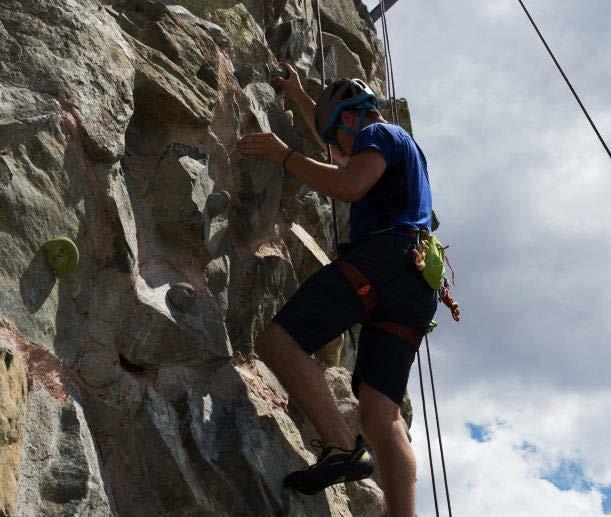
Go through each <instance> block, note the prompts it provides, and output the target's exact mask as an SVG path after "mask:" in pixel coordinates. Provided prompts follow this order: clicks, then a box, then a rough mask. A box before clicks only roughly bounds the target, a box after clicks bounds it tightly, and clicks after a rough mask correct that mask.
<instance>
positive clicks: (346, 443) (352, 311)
mask: <svg viewBox="0 0 611 517" xmlns="http://www.w3.org/2000/svg"><path fill="white" fill-rule="evenodd" d="M285 66H286V68H287V70H288V72H289V77H288V79H283V78H275V79H274V80H273V81H274V83H275V84H276V85H277V86H281V87H282V88H284V89H285V91H286V93H287V95H288V96H289V97H290V98H291V99H292V100H293V101H295V103H296V104H297V105H298V107H299V109H300V111H301V113H302V114H303V116H304V118H305V120H306V121H307V123H308V125H309V127H310V128H311V130H312V132H313V133H314V135H315V136H316V138H317V140H318V142H319V143H320V144H321V146H323V148H325V147H326V145H325V144H326V143H330V144H332V147H333V157H334V160H335V161H336V162H337V163H339V165H331V164H325V163H321V162H318V161H315V160H313V159H311V158H308V157H306V156H304V155H302V154H299V153H297V152H294V151H293V150H292V149H289V148H288V146H287V145H286V144H285V143H284V142H282V140H280V139H279V138H278V137H277V136H276V135H275V134H273V133H254V134H249V135H245V136H244V137H242V139H241V140H240V143H239V146H240V151H241V152H242V153H243V154H244V155H246V156H260V157H264V158H267V159H269V160H271V161H274V162H276V163H278V164H280V165H283V166H284V167H285V168H286V170H288V171H289V172H290V173H292V174H294V175H295V176H297V178H299V179H300V180H301V181H303V182H304V183H305V184H307V185H309V186H310V187H312V188H313V189H314V190H316V191H318V192H320V193H321V194H324V195H327V196H331V197H333V198H336V199H339V200H341V201H346V202H349V203H351V207H350V226H351V233H350V241H351V242H350V245H349V248H348V250H347V251H346V252H344V253H343V255H342V257H341V259H340V260H338V261H335V262H333V263H331V264H329V265H328V266H324V267H323V268H321V269H320V270H319V271H317V272H316V273H315V274H313V275H312V276H311V277H310V278H309V279H308V280H307V281H306V282H305V283H304V284H303V285H302V286H301V287H300V288H299V289H298V290H297V292H296V293H295V294H294V295H293V296H292V297H291V299H290V300H289V301H288V302H287V303H286V305H285V306H284V307H283V308H282V309H281V310H280V312H279V313H278V314H277V315H276V316H275V318H274V321H273V322H272V323H271V324H270V326H269V327H268V328H267V329H266V330H265V331H264V332H263V333H262V334H261V335H260V336H259V337H258V339H257V341H256V343H255V350H256V352H257V354H258V355H259V357H260V358H261V360H263V361H264V362H265V363H266V364H267V365H268V366H269V367H270V369H271V370H272V371H273V372H274V374H275V375H276V376H277V377H278V379H279V380H280V382H281V383H282V384H283V386H284V387H285V389H286V390H287V392H288V393H289V395H290V396H291V397H292V398H293V399H294V400H295V401H296V402H297V404H298V405H299V407H300V408H301V409H302V411H303V412H304V413H305V415H306V416H307V417H308V418H309V419H310V421H311V422H312V424H313V425H314V426H315V428H316V429H317V431H318V432H319V434H320V437H321V439H322V441H321V442H320V446H321V448H322V452H321V454H320V456H319V457H318V461H317V462H316V463H315V464H314V465H312V466H310V467H309V468H308V469H306V470H303V471H297V472H293V473H291V474H289V475H288V476H287V477H286V478H285V485H286V486H289V487H292V488H294V489H295V490H298V491H300V492H302V493H306V494H314V493H316V492H318V491H320V490H322V489H324V488H325V487H327V486H330V485H332V484H335V483H341V482H344V481H354V480H358V479H363V478H365V477H368V476H369V475H371V473H372V471H373V463H372V459H371V456H370V455H369V453H368V452H367V449H365V447H364V444H363V439H362V438H361V437H360V436H358V437H356V440H355V437H354V435H353V434H352V433H351V431H350V428H349V426H348V424H347V422H346V421H345V420H344V418H343V417H342V415H341V414H340V412H339V410H338V409H337V407H336V405H335V403H334V401H333V398H332V395H331V392H330V390H329V387H328V386H327V383H326V381H325V377H324V374H323V371H322V369H321V368H320V366H319V365H318V364H317V363H316V361H315V360H314V359H312V357H311V354H314V353H315V352H316V351H318V350H319V349H321V348H322V347H323V346H325V344H327V343H329V342H330V341H332V340H333V339H335V338H336V337H338V336H339V335H340V334H341V333H342V332H343V331H345V330H346V329H349V328H351V327H353V326H354V325H355V324H357V323H361V324H362V325H363V326H362V330H361V334H360V339H359V346H358V353H357V359H356V365H355V368H354V372H353V377H352V390H353V392H354V394H355V396H356V397H357V398H358V399H359V408H360V415H359V416H360V423H361V427H362V429H363V432H364V434H365V437H366V438H367V441H368V443H369V444H370V445H371V447H372V448H373V450H374V452H375V456H376V461H377V464H378V466H379V468H380V473H381V478H382V488H383V490H384V494H385V497H386V503H387V507H388V513H389V515H390V516H393V517H394V516H401V517H408V516H409V517H412V516H414V515H415V492H416V488H415V481H416V464H415V458H414V453H413V451H412V448H411V445H410V443H409V440H408V438H407V435H406V433H405V429H404V427H403V423H402V419H401V414H400V406H401V403H402V400H403V397H404V395H405V390H406V387H407V379H408V375H409V371H410V368H411V365H412V363H413V361H414V357H415V353H416V350H417V347H418V345H419V343H420V340H421V339H422V336H423V334H424V329H426V327H427V325H428V323H429V322H430V321H431V319H432V317H433V315H434V313H435V310H436V306H437V301H436V293H435V291H434V290H433V289H432V288H431V287H429V285H428V284H427V283H426V281H425V280H424V279H423V278H422V275H421V274H420V272H419V271H418V270H417V268H416V266H415V264H414V259H413V254H412V250H413V249H414V247H415V246H417V244H418V239H419V236H420V234H421V233H422V232H430V231H431V223H432V206H431V205H432V203H431V191H430V186H429V180H428V173H427V170H426V159H425V157H424V155H423V154H422V152H421V151H420V149H419V147H418V146H417V144H416V143H415V142H414V140H413V139H412V138H411V136H410V135H409V134H408V133H406V132H405V131H404V130H403V129H401V128H400V127H398V126H394V125H391V124H388V123H386V121H385V120H384V119H383V118H382V116H381V114H380V113H379V111H378V109H377V108H378V103H377V99H376V96H375V95H374V94H373V92H372V91H371V90H370V89H369V87H368V86H367V85H366V84H365V83H363V81H360V80H358V79H356V80H355V79H340V80H338V81H335V82H334V83H332V84H331V85H329V86H328V87H327V88H326V89H325V91H324V92H323V93H322V95H321V97H320V98H319V100H318V102H317V103H314V101H313V100H312V99H311V98H310V97H309V96H308V95H307V93H306V92H305V91H304V89H303V87H302V86H301V83H300V80H299V76H298V75H297V72H296V71H295V70H294V69H293V68H292V67H291V66H289V65H285Z"/></svg>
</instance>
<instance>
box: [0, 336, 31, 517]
mask: <svg viewBox="0 0 611 517" xmlns="http://www.w3.org/2000/svg"><path fill="white" fill-rule="evenodd" d="M0 343H2V344H0V515H11V514H13V513H14V512H15V510H16V508H17V502H18V482H19V472H20V469H21V457H22V455H21V448H22V445H23V444H22V441H23V436H24V432H25V423H26V422H25V416H26V404H27V391H28V386H27V379H26V373H25V365H24V364H23V361H22V359H21V357H20V355H19V354H18V352H17V351H16V350H15V349H14V348H12V347H11V348H9V347H8V346H7V345H8V343H7V342H4V340H2V341H0Z"/></svg>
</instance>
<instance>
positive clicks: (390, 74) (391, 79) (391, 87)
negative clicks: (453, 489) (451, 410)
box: [380, 0, 458, 517]
mask: <svg viewBox="0 0 611 517" xmlns="http://www.w3.org/2000/svg"><path fill="white" fill-rule="evenodd" d="M384 2H385V0H380V11H381V19H382V35H383V41H384V53H385V61H386V82H387V89H388V98H389V101H390V110H391V118H392V122H393V124H396V125H398V124H399V113H398V109H397V95H396V89H395V74H394V70H393V64H392V54H391V51H390V37H389V30H388V23H387V21H386V6H385V3H384ZM421 245H424V247H425V248H426V241H423V242H422V243H421ZM422 262H423V261H422ZM417 265H418V264H417ZM422 266H424V263H422ZM445 291H446V292H447V296H446V298H447V297H450V298H451V295H449V291H448V289H447V287H446V289H445ZM451 302H452V303H453V302H454V300H451ZM453 306H454V303H453V305H452V307H453ZM457 311H458V305H457V304H456V312H457ZM452 316H453V317H454V316H455V312H454V311H453V312H452ZM457 317H458V316H456V317H454V319H455V320H456V321H458V320H457V319H456V318H457ZM425 340H426V352H427V358H428V365H429V376H430V380H431V388H432V392H433V407H434V409H435V422H436V425H437V438H438V440H439V451H440V454H441V465H442V468H443V481H444V486H445V492H446V501H447V503H448V511H449V514H450V517H452V505H451V504H450V490H449V488H448V477H447V472H446V464H445V455H444V453H443V443H442V439H441V427H440V424H439V411H438V409H437V397H436V394H435V381H434V377H433V366H432V362H431V354H430V351H429V338H428V335H425ZM417 359H418V375H419V379H420V395H421V397H422V413H423V415H424V427H425V429H426V444H427V449H428V454H429V467H430V470H431V483H432V487H433V499H434V501H435V514H436V515H437V517H438V516H439V506H438V502H437V485H436V483H435V469H434V467H433V455H432V451H431V439H430V435H429V424H428V416H427V411H426V400H425V396H424V384H423V380H422V368H421V366H420V351H419V350H418V351H417Z"/></svg>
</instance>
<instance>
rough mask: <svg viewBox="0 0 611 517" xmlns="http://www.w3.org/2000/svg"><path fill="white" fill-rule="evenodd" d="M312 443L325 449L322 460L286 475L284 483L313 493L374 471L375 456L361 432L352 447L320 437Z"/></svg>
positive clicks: (320, 457)
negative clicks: (348, 447)
mask: <svg viewBox="0 0 611 517" xmlns="http://www.w3.org/2000/svg"><path fill="white" fill-rule="evenodd" d="M311 445H312V446H313V447H318V448H320V449H322V452H321V453H320V455H319V456H318V460H317V461H316V463H315V464H314V465H310V466H309V467H308V468H307V469H306V470H297V471H295V472H291V473H290V474H289V475H288V476H286V477H285V478H284V486H286V487H289V488H292V489H294V490H296V491H297V492H301V493H302V494H307V495H313V494H316V493H318V492H320V491H321V490H323V489H325V488H326V487H328V486H331V485H335V484H337V483H344V482H346V481H358V480H359V479H365V478H366V477H369V476H371V474H372V473H373V459H372V458H371V454H369V452H368V451H367V449H366V448H365V446H364V444H363V438H362V437H361V436H360V435H359V436H357V438H356V444H355V447H354V449H352V450H346V449H342V448H340V447H338V446H337V445H336V444H334V443H328V444H324V443H322V442H321V441H320V440H312V442H311Z"/></svg>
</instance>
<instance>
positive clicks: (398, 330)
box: [334, 259, 425, 348]
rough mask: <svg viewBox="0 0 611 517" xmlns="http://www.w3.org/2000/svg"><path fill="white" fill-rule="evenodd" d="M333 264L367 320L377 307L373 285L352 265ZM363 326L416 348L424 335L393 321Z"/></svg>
mask: <svg viewBox="0 0 611 517" xmlns="http://www.w3.org/2000/svg"><path fill="white" fill-rule="evenodd" d="M334 264H335V265H336V266H337V268H338V269H339V270H340V271H341V273H342V274H343V275H344V277H345V278H346V280H348V282H349V283H350V285H351V286H352V287H353V288H354V290H355V291H356V293H357V294H358V296H359V300H361V303H362V304H363V309H364V310H365V317H366V318H367V319H369V318H370V317H371V315H372V314H373V313H374V312H375V309H376V307H377V305H378V295H377V292H376V289H375V287H374V285H373V284H372V283H371V282H370V281H369V278H367V275H365V273H363V272H362V271H361V270H360V269H359V268H358V267H356V266H355V265H354V264H352V263H350V262H348V261H346V260H344V259H339V260H336V261H335V262H334ZM363 325H365V326H370V327H376V328H378V329H380V330H382V331H384V332H388V333H389V334H394V335H395V336H398V337H400V338H401V339H403V340H405V341H407V342H408V343H410V344H412V345H414V346H415V347H416V348H418V347H419V346H420V343H421V342H422V338H423V337H424V334H425V333H424V332H423V331H422V330H420V329H417V328H414V327H410V326H408V325H403V324H402V323H395V322H393V321H366V322H365V323H364V324H363Z"/></svg>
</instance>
